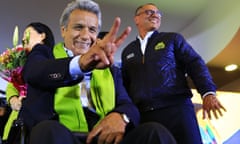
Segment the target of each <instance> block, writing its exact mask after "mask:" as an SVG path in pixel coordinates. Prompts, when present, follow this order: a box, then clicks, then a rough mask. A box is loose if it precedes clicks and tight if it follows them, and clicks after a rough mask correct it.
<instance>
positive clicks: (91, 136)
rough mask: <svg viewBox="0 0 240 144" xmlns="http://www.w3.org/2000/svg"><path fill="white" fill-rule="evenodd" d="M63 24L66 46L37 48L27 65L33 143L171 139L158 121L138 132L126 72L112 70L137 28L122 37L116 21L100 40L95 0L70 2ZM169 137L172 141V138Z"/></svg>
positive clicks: (26, 110)
mask: <svg viewBox="0 0 240 144" xmlns="http://www.w3.org/2000/svg"><path fill="white" fill-rule="evenodd" d="M60 26H61V34H62V37H63V40H64V42H62V43H59V44H57V45H56V46H55V47H54V48H53V49H49V48H48V47H45V46H43V45H36V46H35V47H34V48H33V50H32V51H31V53H30V54H29V57H28V59H27V62H26V64H25V67H24V72H23V76H24V80H25V81H26V83H27V84H28V89H27V90H28V91H27V99H26V100H25V101H24V102H23V105H22V106H23V107H22V109H21V112H20V118H23V120H24V123H25V125H26V128H27V130H28V131H27V132H28V134H29V135H28V136H29V143H30V144H59V143H64V144H85V143H87V144H90V143H91V144H95V143H98V144H103V143H109V144H111V143H116V144H119V143H120V142H123V144H130V143H136V144H139V143H142V144H146V143H154V144H157V143H161V142H162V140H161V139H160V138H161V136H160V135H159V132H162V131H164V133H163V134H164V135H168V133H167V132H168V131H167V130H164V129H163V128H162V127H161V126H160V125H159V124H158V123H151V124H146V125H142V126H140V127H138V128H136V129H134V130H132V129H133V128H134V127H136V126H137V125H138V122H139V112H138V110H137V108H136V107H135V105H134V104H133V103H132V101H131V100H130V98H129V97H128V95H127V92H126V90H125V88H124V86H123V83H122V79H121V78H122V77H121V72H120V71H119V69H117V68H116V67H112V66H111V65H112V64H113V55H114V53H115V51H116V50H117V48H118V47H119V46H120V45H121V44H122V42H123V41H124V40H125V38H126V37H127V36H128V35H129V33H130V30H131V29H130V28H126V29H125V31H124V32H123V33H122V34H121V35H120V37H117V32H118V29H119V27H120V18H116V19H115V21H114V24H113V26H112V28H111V29H110V31H109V33H108V34H107V35H106V36H105V37H104V38H103V39H102V40H96V37H97V35H98V32H99V31H100V28H101V12H100V8H99V6H98V4H97V3H95V2H94V1H91V0H76V1H73V2H71V3H69V4H68V5H67V7H66V8H65V10H64V11H63V14H62V16H61V18H60ZM130 130H132V131H130ZM143 130H144V131H143ZM160 130H161V131H160ZM165 131H166V132H165ZM127 132H129V133H127ZM164 137H165V136H164ZM166 137H167V136H166ZM167 138H169V139H170V140H172V139H171V135H169V137H167ZM169 139H167V140H169ZM173 143H174V142H173Z"/></svg>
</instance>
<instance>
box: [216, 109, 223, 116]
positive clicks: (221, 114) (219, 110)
mask: <svg viewBox="0 0 240 144" xmlns="http://www.w3.org/2000/svg"><path fill="white" fill-rule="evenodd" d="M217 111H218V113H219V114H220V116H223V113H222V111H221V109H220V108H218V109H217Z"/></svg>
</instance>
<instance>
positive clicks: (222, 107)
mask: <svg viewBox="0 0 240 144" xmlns="http://www.w3.org/2000/svg"><path fill="white" fill-rule="evenodd" d="M219 107H220V108H221V109H223V110H224V111H225V112H226V111H227V109H226V108H225V107H224V106H223V105H222V104H221V103H219Z"/></svg>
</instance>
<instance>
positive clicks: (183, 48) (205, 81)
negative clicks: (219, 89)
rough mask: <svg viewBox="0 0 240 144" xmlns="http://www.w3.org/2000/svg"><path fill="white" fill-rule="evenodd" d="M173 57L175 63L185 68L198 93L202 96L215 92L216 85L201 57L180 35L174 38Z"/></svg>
mask: <svg viewBox="0 0 240 144" xmlns="http://www.w3.org/2000/svg"><path fill="white" fill-rule="evenodd" d="M175 45H177V46H176V48H177V49H175V51H176V52H175V54H176V55H175V56H176V58H177V61H179V62H180V64H181V65H182V66H183V67H185V71H186V73H187V75H188V76H190V77H191V79H192V80H193V83H194V85H195V86H196V88H197V90H198V92H199V93H200V94H201V95H204V94H205V93H206V92H215V91H216V85H215V83H214V82H213V79H212V76H211V74H210V72H209V70H208V67H207V65H206V63H205V62H204V60H203V59H202V57H201V56H200V55H199V54H198V53H197V52H196V51H195V50H194V49H193V48H192V47H191V46H190V45H189V44H188V43H187V42H186V40H185V39H184V38H183V36H181V35H180V34H177V35H176V37H175Z"/></svg>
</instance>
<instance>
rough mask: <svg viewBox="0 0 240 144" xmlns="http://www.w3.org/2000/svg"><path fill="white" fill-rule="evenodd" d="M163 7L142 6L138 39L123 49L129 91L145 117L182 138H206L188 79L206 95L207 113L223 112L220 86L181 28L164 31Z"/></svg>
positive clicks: (193, 141)
mask: <svg viewBox="0 0 240 144" xmlns="http://www.w3.org/2000/svg"><path fill="white" fill-rule="evenodd" d="M161 17H162V15H161V12H160V11H159V9H158V8H157V6H156V5H154V4H152V3H148V4H145V5H142V6H140V7H138V8H137V9H136V12H135V17H134V21H135V24H136V26H137V29H138V32H139V34H138V36H137V39H136V40H134V41H133V42H131V43H130V44H129V45H128V46H127V47H126V48H125V49H124V50H123V53H122V73H123V78H124V85H125V86H126V89H127V91H128V94H129V95H130V97H131V98H132V100H133V101H134V103H135V104H136V105H137V107H138V108H139V110H140V116H141V123H144V122H148V121H156V122H159V123H161V124H163V125H164V126H165V127H167V128H168V129H169V130H170V132H171V133H172V134H173V136H174V137H175V139H176V141H177V143H178V144H202V141H201V136H200V132H199V127H198V123H197V119H196V115H195V112H194V107H193V104H192V101H191V97H192V93H191V89H190V87H189V86H188V84H187V77H186V75H188V76H190V77H191V78H192V80H193V82H194V84H195V85H196V87H197V90H198V92H199V93H200V94H201V96H202V99H203V112H204V113H203V118H205V117H206V114H207V115H208V117H209V118H211V112H213V114H214V116H215V117H218V114H220V115H222V112H221V111H222V110H225V108H224V107H223V106H222V105H221V104H220V102H219V101H218V99H217V98H216V86H215V84H214V83H213V81H212V78H211V76H210V73H209V71H208V69H207V66H206V65H205V63H204V61H203V59H202V58H201V57H200V56H199V55H198V54H197V53H196V52H195V51H194V50H193V48H192V47H191V46H190V45H189V44H188V43H187V42H186V40H185V39H184V38H183V37H182V36H181V35H180V34H177V33H164V32H162V33H159V32H158V29H159V27H160V24H161Z"/></svg>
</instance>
